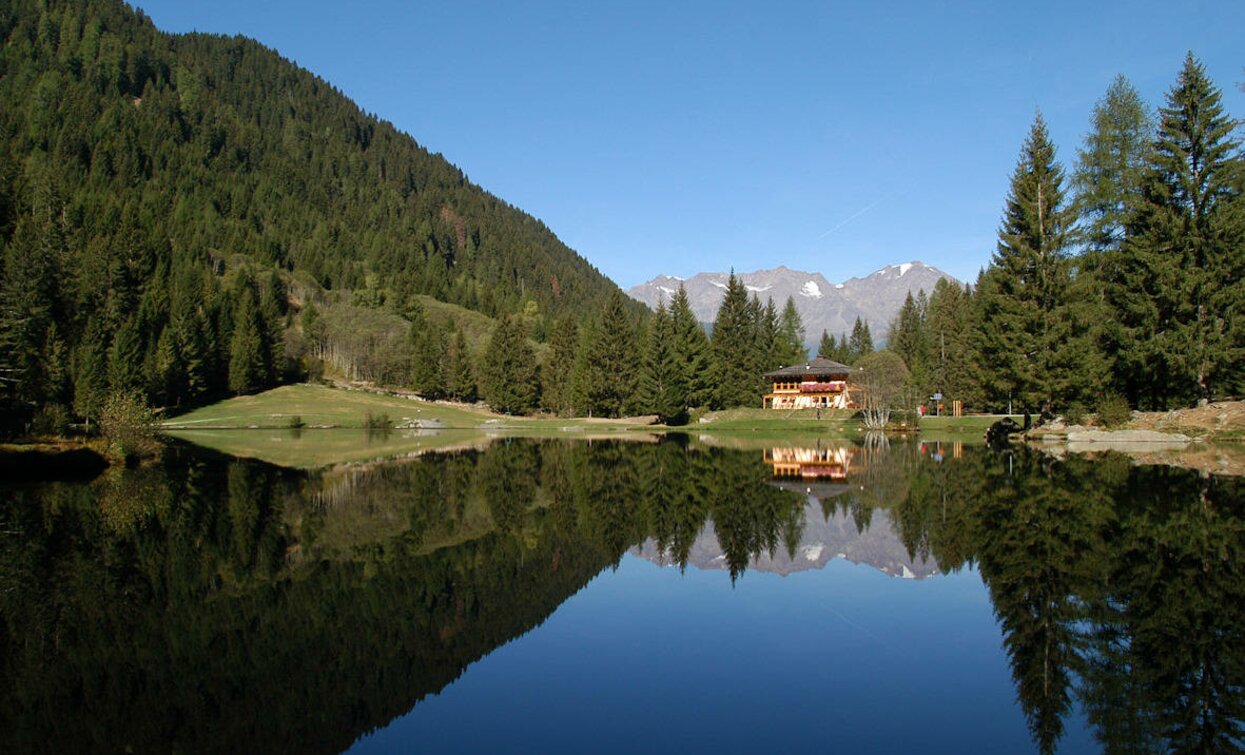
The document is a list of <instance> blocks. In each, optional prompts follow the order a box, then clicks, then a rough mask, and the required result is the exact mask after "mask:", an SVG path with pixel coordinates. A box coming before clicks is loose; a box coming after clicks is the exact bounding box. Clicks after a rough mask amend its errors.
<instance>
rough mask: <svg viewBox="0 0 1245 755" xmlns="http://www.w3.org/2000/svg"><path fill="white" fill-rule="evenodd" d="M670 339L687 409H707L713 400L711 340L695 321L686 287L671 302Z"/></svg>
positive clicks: (681, 286) (681, 285)
mask: <svg viewBox="0 0 1245 755" xmlns="http://www.w3.org/2000/svg"><path fill="white" fill-rule="evenodd" d="M670 330H671V334H670V337H671V339H672V340H673V342H674V351H675V356H676V358H677V359H678V361H679V364H680V365H681V370H682V372H683V383H684V385H686V386H687V404H688V406H705V405H707V404H709V403H710V401H711V400H712V396H711V394H712V382H711V374H710V355H709V337H708V336H706V335H705V329H704V328H702V327H701V326H700V323H699V322H697V321H696V315H695V314H693V313H692V307H691V304H689V303H688V300H687V291H686V290H685V289H684V288H683V284H681V283H680V284H679V290H678V291H677V292H675V294H674V298H673V299H671V300H670Z"/></svg>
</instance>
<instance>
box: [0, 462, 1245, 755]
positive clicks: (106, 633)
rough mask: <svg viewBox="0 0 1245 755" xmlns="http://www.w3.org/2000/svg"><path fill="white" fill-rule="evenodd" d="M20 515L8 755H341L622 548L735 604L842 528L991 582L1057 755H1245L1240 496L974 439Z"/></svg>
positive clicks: (487, 465)
mask: <svg viewBox="0 0 1245 755" xmlns="http://www.w3.org/2000/svg"><path fill="white" fill-rule="evenodd" d="M0 494H2V496H3V499H4V500H5V505H4V506H3V508H0V632H2V633H0V677H2V678H3V679H5V684H4V686H3V688H2V689H0V749H2V750H4V751H6V752H27V751H44V752H53V751H66V750H73V751H116V750H118V749H126V748H131V749H133V750H135V751H148V750H159V751H167V750H184V751H240V750H250V751H326V752H327V751H339V750H341V749H343V748H345V747H346V746H348V745H349V744H350V743H351V742H352V741H354V740H355V739H356V738H357V737H358V736H359V735H360V734H361V733H364V732H367V731H369V730H371V729H373V728H375V727H377V726H381V725H383V724H385V723H386V722H388V721H390V720H391V719H393V718H394V717H395V716H398V715H400V714H402V713H404V712H406V711H408V710H410V709H411V708H412V706H414V705H416V704H417V703H418V702H419V701H420V700H421V699H423V698H424V697H426V696H428V695H430V694H434V693H436V692H438V691H440V690H441V689H442V688H444V687H445V686H446V685H447V684H449V683H450V682H451V681H453V680H454V679H456V678H457V677H458V676H459V675H460V674H462V673H463V670H464V669H465V668H466V667H467V666H468V665H469V664H471V663H472V662H474V661H475V660H477V659H479V658H481V657H483V656H485V655H487V654H489V653H490V652H491V651H492V650H493V649H495V648H497V647H498V646H500V645H502V644H504V643H506V642H508V641H509V640H511V639H512V638H515V637H517V636H519V635H522V634H524V633H526V632H528V631H530V630H532V629H533V628H534V627H537V626H539V625H540V624H541V623H542V622H544V620H545V619H546V618H547V617H549V616H550V614H552V613H553V612H554V611H555V610H556V609H557V608H558V606H559V605H561V604H562V603H563V602H564V601H565V600H566V599H567V598H568V597H570V596H571V595H573V594H575V593H576V592H577V591H579V590H580V589H581V588H583V587H584V586H585V585H586V584H587V583H588V582H589V581H591V580H592V578H593V577H594V576H595V575H597V574H598V573H600V572H601V571H602V570H605V569H609V568H610V567H612V566H616V565H617V564H618V563H619V561H620V559H622V558H623V556H624V554H625V553H627V552H628V551H629V550H631V549H648V550H649V551H651V552H653V553H657V554H660V555H661V558H662V559H663V560H667V561H670V562H673V563H676V564H678V565H679V566H680V567H682V568H686V567H687V566H688V565H689V563H696V559H695V553H696V549H697V548H698V547H699V546H698V542H700V543H703V542H704V538H705V537H706V533H707V532H708V533H711V535H712V537H713V539H714V541H715V547H716V549H717V550H716V551H715V552H717V553H719V554H720V565H721V568H723V569H725V570H726V571H727V572H728V573H729V575H730V579H731V580H736V579H739V578H740V577H742V576H743V575H744V574H745V572H746V571H747V570H748V569H749V568H758V565H763V564H767V563H770V562H771V561H773V560H775V559H779V560H781V559H782V558H783V557H784V555H785V556H786V558H787V560H788V561H792V560H796V559H797V556H798V555H799V554H807V553H809V551H807V550H801V549H802V548H805V547H806V545H807V543H805V542H804V540H805V535H806V533H807V532H808V528H810V527H819V526H822V525H823V524H824V523H828V522H832V521H842V522H850V523H851V526H852V527H853V528H854V529H855V530H856V531H857V532H858V533H867V532H869V531H871V530H874V531H880V530H881V529H883V528H885V529H887V531H889V532H893V537H894V538H895V539H896V540H897V541H898V542H899V543H901V544H902V550H903V551H904V552H906V556H907V561H905V562H904V563H905V564H914V565H915V564H918V563H928V564H932V565H934V567H936V569H940V570H941V571H942V572H948V571H957V570H960V569H963V568H966V567H975V568H976V569H977V570H978V571H979V572H980V574H981V576H982V579H983V580H984V582H985V584H986V586H987V589H988V591H989V594H990V598H991V601H992V603H993V607H994V611H995V616H996V618H997V620H998V623H999V626H1000V630H1001V632H1002V636H1003V642H1004V645H1005V648H1006V650H1007V655H1008V658H1009V661H1010V665H1011V671H1012V678H1013V681H1014V687H1015V690H1016V694H1017V698H1018V701H1019V704H1020V706H1021V708H1022V709H1023V711H1024V714H1025V717H1026V719H1027V721H1028V725H1029V730H1030V734H1031V736H1032V739H1033V742H1034V744H1035V745H1036V747H1037V749H1038V750H1040V751H1044V752H1045V751H1052V750H1053V749H1055V747H1056V746H1057V744H1058V742H1059V741H1060V739H1061V736H1062V735H1063V728H1064V722H1065V720H1066V719H1067V717H1068V716H1069V713H1070V712H1071V710H1072V709H1073V706H1075V705H1079V706H1081V708H1082V709H1083V710H1084V711H1085V715H1086V717H1087V719H1088V721H1089V724H1090V726H1091V727H1092V729H1093V732H1094V734H1095V736H1096V737H1097V738H1098V740H1099V741H1100V743H1101V744H1102V746H1103V747H1104V748H1105V749H1107V750H1110V751H1130V752H1131V751H1138V750H1139V751H1151V750H1166V749H1174V750H1181V751H1188V750H1196V751H1204V752H1226V751H1232V750H1234V749H1239V747H1240V746H1241V735H1242V729H1241V723H1242V719H1243V718H1245V716H1243V715H1242V714H1243V709H1242V706H1243V705H1245V694H1243V691H1242V683H1243V682H1245V668H1243V667H1242V664H1243V663H1245V594H1243V593H1245V574H1243V573H1242V572H1243V571H1245V553H1242V552H1241V551H1242V547H1243V546H1245V529H1243V527H1245V511H1243V506H1245V504H1243V500H1245V498H1243V495H1242V485H1241V482H1240V481H1239V480H1236V479H1227V478H1216V477H1206V476H1199V475H1198V474H1196V473H1190V472H1186V471H1182V470H1176V469H1169V468H1160V467H1142V468H1137V467H1133V466H1131V465H1130V464H1129V463H1128V461H1127V460H1126V459H1124V458H1122V457H1111V456H1106V457H1102V458H1098V459H1094V460H1090V459H1085V458H1083V457H1075V458H1070V459H1067V460H1063V461H1054V460H1051V459H1049V458H1045V457H1041V456H1037V455H1030V454H1027V453H1024V452H1023V450H1021V451H1017V452H1013V453H1008V454H996V453H994V452H991V451H989V450H987V449H983V448H964V447H962V446H958V445H957V446H955V447H954V449H953V448H951V447H950V446H948V447H947V448H945V449H944V448H943V447H942V446H937V447H934V446H930V447H926V446H918V445H915V444H902V443H900V444H892V445H890V446H889V447H888V446H886V445H883V444H867V445H859V446H858V445H851V444H843V443H840V444H837V445H836V444H831V445H828V446H825V447H822V446H820V445H818V446H817V447H815V448H802V447H782V446H776V447H774V448H770V449H767V450H765V451H761V452H758V451H741V450H728V449H720V448H711V447H705V446H703V445H699V444H696V443H688V442H687V440H686V439H678V440H677V441H675V440H671V441H667V442H662V443H656V444H640V443H636V444H628V443H623V442H614V441H609V442H590V443H589V442H570V441H564V440H543V441H535V440H509V441H506V440H503V441H500V442H498V443H496V444H495V445H493V446H491V447H490V448H488V449H487V450H466V451H462V452H458V453H452V454H433V455H429V456H425V457H423V458H421V459H419V460H410V461H405V462H396V463H381V464H370V465H364V466H356V467H349V466H347V467H341V468H335V469H331V470H326V471H321V472H316V473H299V472H291V471H288V470H283V469H281V468H278V467H273V466H269V465H266V464H263V463H260V462H253V461H243V460H237V459H233V458H230V457H225V456H220V455H216V454H213V453H208V452H204V451H202V450H198V449H194V448H191V447H183V446H175V447H174V448H173V449H172V450H171V451H170V452H169V453H168V454H166V457H165V459H164V461H163V462H162V463H161V464H159V465H156V466H152V467H147V468H142V469H136V470H116V471H110V472H108V473H106V474H104V475H102V476H101V477H99V478H98V479H95V480H93V481H90V482H59V483H50V484H44V485H25V486H11V487H8V488H0ZM810 511H811V512H813V513H811V514H810V513H809V512H810ZM818 517H820V519H821V521H820V522H819V521H817V519H818ZM636 552H639V550H637V551H636ZM919 739H920V736H919V732H914V733H913V741H914V742H917V741H919Z"/></svg>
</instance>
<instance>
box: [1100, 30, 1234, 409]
mask: <svg viewBox="0 0 1245 755" xmlns="http://www.w3.org/2000/svg"><path fill="white" fill-rule="evenodd" d="M1159 115H1160V123H1159V132H1158V138H1157V140H1156V141H1155V143H1154V146H1153V149H1152V150H1151V151H1150V153H1149V155H1150V161H1149V165H1148V166H1147V170H1146V175H1145V181H1144V188H1143V194H1142V199H1141V201H1140V202H1139V204H1138V206H1137V210H1136V212H1134V213H1133V215H1132V219H1131V222H1130V224H1129V227H1128V238H1127V240H1126V242H1125V244H1124V249H1123V253H1122V255H1121V256H1122V259H1121V264H1120V265H1119V266H1117V268H1116V269H1114V270H1112V271H1111V273H1112V275H1111V276H1110V277H1109V278H1108V283H1107V289H1108V296H1109V297H1110V299H1111V301H1112V303H1113V304H1114V306H1115V307H1116V309H1117V311H1118V313H1119V314H1118V316H1119V319H1120V321H1121V323H1122V325H1123V328H1122V331H1123V336H1122V338H1121V340H1122V345H1123V346H1125V347H1126V348H1128V349H1129V350H1130V355H1131V357H1132V358H1131V360H1130V361H1129V362H1128V363H1126V364H1123V365H1121V367H1120V369H1121V370H1123V371H1124V372H1125V373H1126V375H1125V378H1124V382H1126V383H1127V384H1128V385H1129V386H1130V387H1131V389H1132V390H1133V392H1134V393H1135V394H1137V395H1138V396H1141V395H1145V394H1148V398H1149V403H1151V404H1153V405H1158V406H1166V404H1167V402H1168V401H1169V400H1170V399H1171V398H1178V397H1198V398H1202V399H1209V398H1212V397H1213V396H1214V395H1215V394H1216V393H1217V392H1218V391H1221V390H1223V389H1224V388H1226V387H1228V386H1230V385H1231V384H1232V383H1233V381H1239V380H1240V375H1239V372H1240V370H1239V366H1240V364H1241V362H1242V359H1243V358H1245V330H1243V326H1242V325H1241V323H1242V321H1243V320H1245V296H1242V294H1241V288H1242V287H1241V283H1240V282H1241V280H1242V276H1243V274H1245V255H1243V254H1242V253H1241V248H1242V244H1243V243H1245V210H1243V209H1242V206H1241V205H1242V190H1243V188H1242V182H1243V181H1245V177H1243V175H1242V172H1243V170H1245V168H1243V166H1242V157H1241V156H1240V154H1239V152H1238V147H1239V146H1240V142H1239V140H1238V139H1236V138H1234V135H1233V129H1234V127H1235V125H1236V124H1235V122H1234V121H1233V120H1232V119H1231V118H1229V117H1228V116H1227V115H1225V114H1224V112H1223V105H1222V102H1221V96H1220V92H1219V90H1218V89H1217V88H1216V87H1215V86H1214V85H1213V84H1212V83H1211V81H1210V79H1209V78H1208V77H1207V76H1206V71H1205V69H1204V68H1203V67H1202V65H1201V64H1200V63H1198V61H1197V60H1196V59H1194V58H1193V56H1192V55H1189V56H1188V57H1187V58H1186V59H1185V64H1184V68H1183V69H1182V71H1181V72H1180V76H1179V79H1178V81H1177V83H1176V86H1175V87H1174V88H1173V89H1172V90H1171V91H1170V92H1169V93H1168V96H1167V104H1166V106H1165V107H1163V108H1162V109H1161V110H1160V114H1159Z"/></svg>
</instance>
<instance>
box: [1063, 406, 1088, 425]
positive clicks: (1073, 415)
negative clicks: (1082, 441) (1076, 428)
mask: <svg viewBox="0 0 1245 755" xmlns="http://www.w3.org/2000/svg"><path fill="white" fill-rule="evenodd" d="M1085 414H1086V412H1085V404H1082V403H1081V402H1080V401H1073V402H1072V403H1071V404H1068V409H1067V411H1065V412H1064V413H1063V421H1064V422H1066V423H1068V424H1069V425H1083V424H1085Z"/></svg>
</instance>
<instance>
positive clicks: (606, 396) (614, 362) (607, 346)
mask: <svg viewBox="0 0 1245 755" xmlns="http://www.w3.org/2000/svg"><path fill="white" fill-rule="evenodd" d="M591 335H592V337H591V338H590V339H588V340H587V342H586V347H585V353H584V359H583V361H582V363H581V364H580V369H579V370H577V372H578V374H577V376H576V379H577V380H578V381H579V390H578V393H579V394H580V395H581V396H582V398H583V401H584V406H583V407H582V408H584V409H586V410H587V411H588V412H589V413H590V414H592V416H594V417H618V416H621V415H622V414H623V413H624V412H626V411H627V410H628V409H629V408H630V405H631V402H632V401H633V399H634V398H635V386H636V379H637V378H638V377H639V369H638V368H639V344H638V343H637V342H636V327H635V324H634V323H633V322H632V320H631V317H630V315H629V314H628V313H627V309H626V306H625V302H624V299H623V293H622V292H621V291H615V292H614V293H613V294H611V295H610V298H609V300H608V301H607V302H606V304H605V309H604V310H602V312H601V320H600V322H599V323H598V324H597V326H596V328H594V329H593V331H592V332H591Z"/></svg>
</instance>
